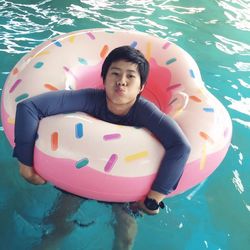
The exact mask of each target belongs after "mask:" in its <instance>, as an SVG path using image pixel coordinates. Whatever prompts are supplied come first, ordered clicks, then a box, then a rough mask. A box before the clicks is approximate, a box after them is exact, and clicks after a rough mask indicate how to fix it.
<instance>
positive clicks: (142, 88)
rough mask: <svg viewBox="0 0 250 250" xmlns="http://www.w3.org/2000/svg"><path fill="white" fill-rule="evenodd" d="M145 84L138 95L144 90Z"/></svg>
mask: <svg viewBox="0 0 250 250" xmlns="http://www.w3.org/2000/svg"><path fill="white" fill-rule="evenodd" d="M144 87H145V84H143V85H142V87H141V89H140V93H141V92H142V91H143V90H144Z"/></svg>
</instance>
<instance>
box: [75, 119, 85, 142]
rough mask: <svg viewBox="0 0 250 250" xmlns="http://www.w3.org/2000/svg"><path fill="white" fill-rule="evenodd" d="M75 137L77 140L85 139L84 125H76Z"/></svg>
mask: <svg viewBox="0 0 250 250" xmlns="http://www.w3.org/2000/svg"><path fill="white" fill-rule="evenodd" d="M75 136H76V138H77V139H80V138H82V137H83V125H82V123H77V124H76V125H75Z"/></svg>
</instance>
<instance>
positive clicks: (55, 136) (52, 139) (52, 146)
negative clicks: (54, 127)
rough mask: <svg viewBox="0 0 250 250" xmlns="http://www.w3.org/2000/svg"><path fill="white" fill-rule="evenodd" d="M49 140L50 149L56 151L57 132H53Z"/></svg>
mask: <svg viewBox="0 0 250 250" xmlns="http://www.w3.org/2000/svg"><path fill="white" fill-rule="evenodd" d="M50 142H51V150H52V151H56V150H57V149H58V132H54V133H52V134H51V138H50Z"/></svg>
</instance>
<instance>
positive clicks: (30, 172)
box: [13, 90, 89, 184]
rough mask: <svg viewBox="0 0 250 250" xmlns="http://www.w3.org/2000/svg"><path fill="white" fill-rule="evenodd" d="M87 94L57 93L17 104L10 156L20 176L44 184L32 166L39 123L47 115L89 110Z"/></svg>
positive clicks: (50, 93)
mask: <svg viewBox="0 0 250 250" xmlns="http://www.w3.org/2000/svg"><path fill="white" fill-rule="evenodd" d="M87 92H88V91H83V90H81V91H56V92H49V93H46V94H42V95H39V96H35V97H32V98H29V99H27V100H25V101H23V102H21V103H19V104H18V105H17V111H16V119H15V147H14V152H13V156H15V157H17V158H18V160H19V162H20V174H21V175H22V176H23V177H24V178H26V179H27V180H28V181H30V182H32V183H34V184H40V182H43V181H42V180H41V179H39V178H38V177H39V176H38V175H37V174H36V173H35V172H34V169H33V168H31V169H28V167H32V166H33V151H34V145H35V140H36V138H37V130H38V126H39V121H40V120H41V119H42V118H44V117H47V116H51V115H56V114H60V113H69V112H77V111H84V110H87V109H88V105H89V104H88V101H87V100H86V99H88V98H87V96H88V94H86V93H87Z"/></svg>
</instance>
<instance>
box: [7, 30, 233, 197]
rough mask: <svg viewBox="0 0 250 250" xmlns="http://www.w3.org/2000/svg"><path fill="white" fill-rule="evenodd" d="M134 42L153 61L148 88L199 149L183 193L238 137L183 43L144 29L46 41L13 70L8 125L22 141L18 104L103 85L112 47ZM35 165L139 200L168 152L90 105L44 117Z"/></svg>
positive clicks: (96, 192)
mask: <svg viewBox="0 0 250 250" xmlns="http://www.w3.org/2000/svg"><path fill="white" fill-rule="evenodd" d="M122 45H130V46H132V47H136V48H138V49H139V50H141V51H142V52H143V53H144V55H145V56H146V58H147V59H148V60H149V62H150V67H151V71H150V75H149V79H148V83H147V85H146V88H145V90H144V91H143V96H144V97H145V98H147V99H149V100H150V101H152V102H154V103H155V104H156V105H157V106H158V107H159V108H160V109H161V110H162V111H163V112H165V113H168V114H169V115H170V116H172V117H173V118H174V119H175V120H176V121H177V122H178V124H179V125H180V126H181V128H182V129H183V131H184V132H185V134H186V135H187V137H188V139H189V141H190V143H191V146H192V152H191V154H190V157H189V159H188V162H187V165H186V166H185V170H184V173H183V175H182V177H181V180H180V182H179V185H178V187H177V188H176V190H175V191H174V192H172V193H171V194H170V195H169V196H172V195H176V194H179V193H182V192H184V191H186V190H188V189H190V188H191V187H193V186H195V185H197V184H198V183H200V182H202V181H203V180H205V179H206V178H207V177H208V176H209V175H210V174H211V173H212V172H213V171H214V170H215V169H216V168H217V167H218V166H219V164H220V163H221V161H222V160H223V158H224V156H225V155H226V152H227V150H228V147H229V145H230V140H231V133H232V123H231V119H230V117H229V115H228V112H227V111H226V109H225V108H224V107H223V105H222V104H221V103H220V102H219V101H218V100H217V99H216V98H215V97H214V96H213V95H212V94H211V93H209V92H208V90H207V89H206V88H205V86H204V83H203V81H202V79H201V75H200V72H199V69H198V67H197V65H196V63H195V61H194V60H193V59H192V57H191V56H190V55H189V54H188V53H187V52H185V51H184V50H183V49H181V48H180V47H178V46H177V45H175V44H173V43H171V42H169V41H167V40H166V39H161V38H158V37H154V36H152V35H148V34H145V33H140V32H133V31H112V30H103V29H97V30H83V31H76V32H72V33H67V34H64V35H60V36H58V37H56V38H54V39H52V40H49V41H45V42H44V43H42V44H41V45H40V46H38V47H37V48H35V49H34V50H32V51H31V52H30V53H28V54H27V55H25V56H24V57H23V58H22V59H21V60H20V61H19V62H18V63H17V65H16V66H15V67H14V68H13V70H12V71H11V72H10V74H9V76H8V78H7V81H6V84H5V86H4V90H3V96H2V122H3V126H4V131H5V133H6V135H7V137H8V139H9V141H10V143H11V144H12V145H14V139H13V138H14V123H15V120H14V118H15V112H16V104H17V103H18V102H20V101H22V100H23V99H25V98H28V97H31V96H35V95H38V94H40V93H43V92H48V91H55V90H59V89H80V88H89V87H90V88H102V85H103V84H102V79H101V78H100V71H101V65H102V62H103V60H104V58H105V56H106V55H107V53H108V52H110V51H111V50H112V49H114V48H115V47H118V46H122ZM38 135H39V137H38V139H37V141H36V145H35V151H34V167H35V170H36V171H37V172H38V173H39V174H40V175H41V176H42V177H43V178H45V179H46V180H48V181H49V182H51V183H53V184H54V185H55V186H57V187H59V188H61V189H63V190H66V191H68V192H71V193H74V194H77V195H79V196H83V197H88V198H92V199H97V200H104V201H118V202H124V201H136V200H140V199H141V198H142V197H143V196H145V195H146V194H147V192H148V191H149V190H150V187H151V184H152V182H153V181H154V178H155V176H156V174H157V170H158V167H159V164H160V161H161V159H162V157H163V154H164V149H163V147H162V146H161V144H160V143H159V142H158V141H157V140H156V139H155V138H154V137H153V136H152V135H151V134H150V133H149V132H148V131H146V130H145V129H143V128H136V127H126V126H119V125H116V124H110V123H107V122H104V121H101V120H98V119H95V118H93V117H91V116H89V115H86V114H84V113H74V114H64V115H57V116H53V117H48V118H44V119H42V121H41V122H40V126H39V130H38Z"/></svg>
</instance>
